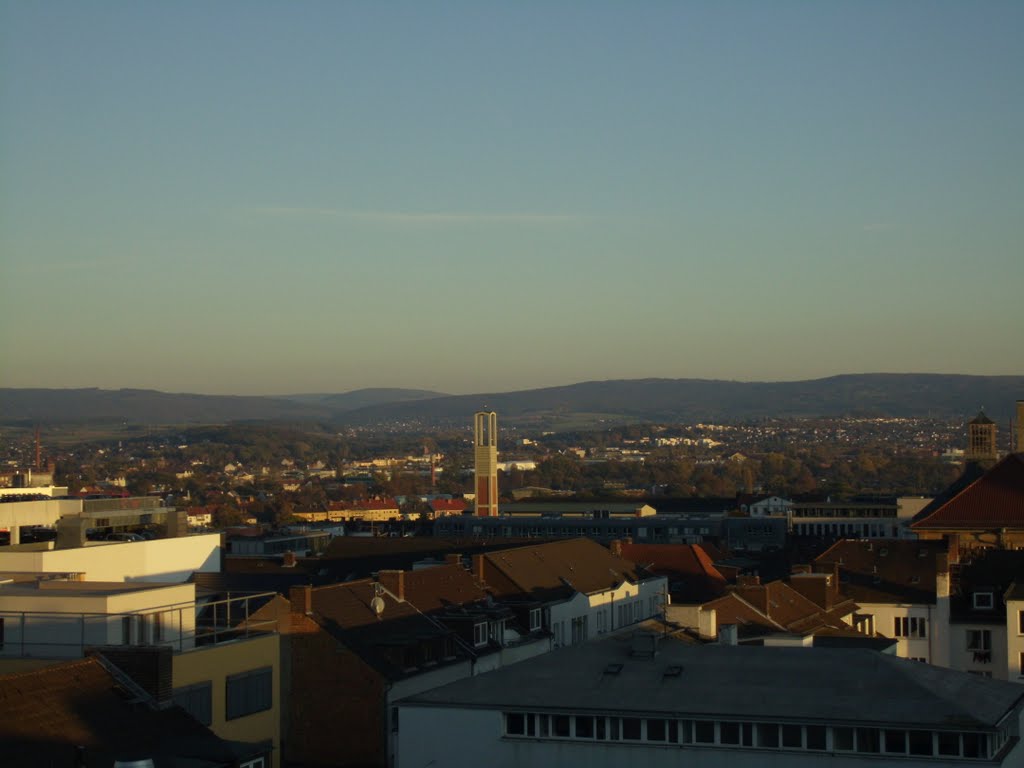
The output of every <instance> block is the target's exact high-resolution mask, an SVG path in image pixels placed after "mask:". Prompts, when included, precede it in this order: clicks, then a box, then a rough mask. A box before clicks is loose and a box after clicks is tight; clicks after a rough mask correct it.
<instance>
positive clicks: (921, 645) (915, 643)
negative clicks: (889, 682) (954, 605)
mask: <svg viewBox="0 0 1024 768" xmlns="http://www.w3.org/2000/svg"><path fill="white" fill-rule="evenodd" d="M857 605H858V606H859V608H858V610H857V613H858V614H866V613H869V614H871V615H872V616H874V617H875V632H877V633H878V634H880V635H885V636H886V637H891V638H894V639H895V640H896V655H897V656H899V657H900V658H904V659H924V660H925V661H926V662H928V663H929V664H939V663H941V662H943V661H944V660H945V659H946V657H947V655H948V654H946V653H945V652H944V649H945V648H947V647H948V646H949V635H948V632H949V627H948V625H947V623H946V621H943V620H941V616H940V612H939V611H937V610H936V606H934V605H930V604H927V603H920V604H919V603H861V602H858V603H857ZM910 617H913V618H917V619H924V620H925V621H926V622H927V637H923V638H922V637H916V636H915V637H896V633H895V619H896V618H910Z"/></svg>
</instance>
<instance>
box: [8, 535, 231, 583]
mask: <svg viewBox="0 0 1024 768" xmlns="http://www.w3.org/2000/svg"><path fill="white" fill-rule="evenodd" d="M219 570H220V534H219V533H207V534H200V535H196V536H182V537H179V538H173V539H154V540H152V541H124V542H93V543H90V544H88V545H86V546H84V547H75V548H73V549H53V550H47V551H42V552H11V551H5V550H4V548H3V547H0V571H21V572H30V573H40V572H46V571H49V572H69V571H70V572H77V573H84V575H85V578H86V579H88V580H89V581H158V582H183V581H185V580H186V579H188V577H189V576H191V575H192V572H193V571H203V572H217V571H219Z"/></svg>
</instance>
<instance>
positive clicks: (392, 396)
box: [284, 387, 450, 412]
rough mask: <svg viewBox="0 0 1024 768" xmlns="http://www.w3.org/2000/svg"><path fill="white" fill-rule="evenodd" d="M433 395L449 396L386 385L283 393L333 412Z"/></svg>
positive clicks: (286, 396)
mask: <svg viewBox="0 0 1024 768" xmlns="http://www.w3.org/2000/svg"><path fill="white" fill-rule="evenodd" d="M434 397H450V395H446V394H445V393H444V392H432V391H430V390H429V389H395V388H386V387H376V388H370V389H355V390H352V391H351V392H343V393H342V394H340V395H339V394H333V395H329V394H315V395H284V399H286V400H292V401H294V402H297V403H303V404H306V405H316V406H323V407H326V408H329V409H330V410H331V411H334V412H340V411H354V410H356V409H357V408H367V407H369V406H373V405H383V404H386V403H403V402H407V401H410V400H429V399H431V398H434Z"/></svg>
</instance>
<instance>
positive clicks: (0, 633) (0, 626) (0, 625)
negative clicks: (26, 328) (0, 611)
mask: <svg viewBox="0 0 1024 768" xmlns="http://www.w3.org/2000/svg"><path fill="white" fill-rule="evenodd" d="M3 649H4V619H3V617H2V616H0V651H2V650H3Z"/></svg>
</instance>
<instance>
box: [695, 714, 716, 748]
mask: <svg viewBox="0 0 1024 768" xmlns="http://www.w3.org/2000/svg"><path fill="white" fill-rule="evenodd" d="M693 740H694V741H695V742H697V743H698V744H714V743H715V724H714V722H713V721H711V720H696V721H695V722H694V723H693Z"/></svg>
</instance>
